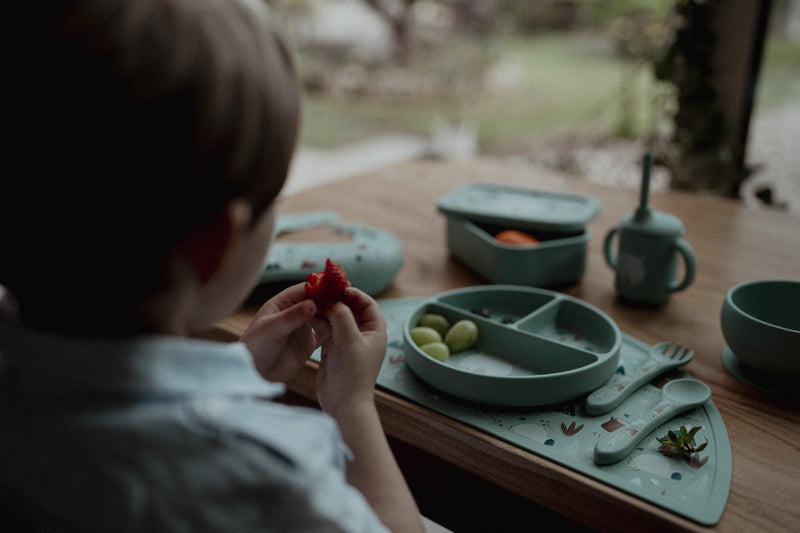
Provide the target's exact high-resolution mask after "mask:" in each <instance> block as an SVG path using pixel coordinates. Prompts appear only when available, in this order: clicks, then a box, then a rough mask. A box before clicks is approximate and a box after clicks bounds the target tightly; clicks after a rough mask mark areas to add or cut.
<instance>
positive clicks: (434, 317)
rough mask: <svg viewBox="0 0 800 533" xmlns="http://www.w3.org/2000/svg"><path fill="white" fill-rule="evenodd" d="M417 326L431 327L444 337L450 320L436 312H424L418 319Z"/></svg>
mask: <svg viewBox="0 0 800 533" xmlns="http://www.w3.org/2000/svg"><path fill="white" fill-rule="evenodd" d="M417 325H418V326H424V327H428V328H433V329H435V330H436V331H438V332H439V335H441V336H442V337H444V335H445V333H447V330H448V329H450V321H449V320H447V318H445V317H444V316H442V315H438V314H436V313H426V314H424V315H422V317H421V318H420V319H419V323H418V324H417Z"/></svg>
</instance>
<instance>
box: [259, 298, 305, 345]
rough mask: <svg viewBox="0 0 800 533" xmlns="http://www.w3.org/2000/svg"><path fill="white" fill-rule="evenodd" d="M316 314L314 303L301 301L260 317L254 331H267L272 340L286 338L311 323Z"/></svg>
mask: <svg viewBox="0 0 800 533" xmlns="http://www.w3.org/2000/svg"><path fill="white" fill-rule="evenodd" d="M316 312H317V306H316V304H315V303H314V302H312V301H311V300H303V301H301V302H299V303H296V304H294V305H292V306H291V307H288V308H286V309H284V310H282V311H278V312H275V313H272V314H268V315H264V316H262V317H261V319H260V320H259V324H258V326H256V329H268V330H269V336H270V337H272V338H279V337H287V336H289V335H291V334H292V332H294V331H295V330H297V329H298V328H300V327H302V326H304V325H305V324H307V323H308V322H309V321H311V319H312V318H313V317H314V315H315V314H316ZM259 326H260V327H259Z"/></svg>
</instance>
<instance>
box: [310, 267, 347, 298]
mask: <svg viewBox="0 0 800 533" xmlns="http://www.w3.org/2000/svg"><path fill="white" fill-rule="evenodd" d="M349 286H350V281H349V280H348V279H347V272H345V271H344V269H343V268H342V267H341V265H339V264H337V263H334V262H333V261H331V260H330V259H327V260H326V261H325V270H323V271H321V272H312V273H311V274H309V275H308V277H307V278H306V296H307V297H308V298H311V299H312V300H314V301H315V302H316V303H318V304H326V303H330V302H335V301H336V300H338V299H339V298H341V297H342V296H343V295H344V291H345V289H346V288H347V287H349Z"/></svg>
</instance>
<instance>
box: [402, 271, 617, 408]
mask: <svg viewBox="0 0 800 533" xmlns="http://www.w3.org/2000/svg"><path fill="white" fill-rule="evenodd" d="M425 313H436V314H440V315H443V316H445V317H446V318H447V319H448V320H449V322H450V324H454V323H455V322H457V321H458V320H461V319H469V320H472V321H473V322H475V323H476V324H477V326H478V340H477V342H476V344H475V345H474V346H473V347H472V348H470V349H467V350H464V351H461V352H457V353H453V354H451V355H450V358H449V359H448V360H447V361H445V362H440V361H438V360H436V359H434V358H433V357H431V356H429V355H427V354H426V353H424V352H423V351H421V350H420V349H419V348H418V347H417V346H416V345H415V344H414V342H413V341H412V340H411V337H410V334H409V331H410V330H411V328H413V327H415V326H417V325H418V323H419V319H420V317H421V316H422V315H423V314H425ZM403 335H404V346H405V353H406V360H407V362H408V365H409V366H410V367H411V369H412V370H413V371H414V373H416V374H417V375H418V376H419V377H420V378H422V379H423V380H424V381H426V382H427V383H428V384H430V385H432V386H433V387H436V388H437V389H439V390H441V391H443V392H446V393H448V394H451V395H453V396H456V397H459V398H462V399H466V400H471V401H476V402H481V403H486V404H494V405H507V406H523V405H527V406H532V405H549V404H553V403H557V402H562V401H565V400H569V399H572V398H575V397H578V396H580V395H582V394H586V393H588V392H590V391H592V390H594V389H595V388H597V387H599V386H600V385H602V384H603V383H605V382H606V381H607V380H608V379H609V378H610V377H611V375H612V374H613V373H614V371H615V370H616V368H617V362H618V360H619V352H620V347H621V344H622V335H621V334H620V331H619V328H618V327H617V325H616V324H615V323H614V322H613V321H612V320H611V319H610V318H609V317H608V316H607V315H606V314H604V313H603V312H601V311H600V310H598V309H596V308H594V307H592V306H591V305H589V304H587V303H585V302H582V301H581V300H578V299H576V298H572V297H570V296H567V295H564V294H560V293H557V292H553V291H548V290H545V289H538V288H534V287H522V286H516V285H482V286H478V287H470V288H466V289H458V290H455V291H450V292H446V293H442V294H440V295H438V296H436V297H434V298H432V299H430V300H427V301H425V303H424V304H422V305H421V306H419V307H418V308H417V309H415V310H414V312H412V313H411V314H410V315H409V316H408V318H407V319H406V323H405V325H404V329H403Z"/></svg>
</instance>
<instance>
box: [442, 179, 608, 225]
mask: <svg viewBox="0 0 800 533" xmlns="http://www.w3.org/2000/svg"><path fill="white" fill-rule="evenodd" d="M437 207H438V209H439V211H441V212H442V213H444V214H446V215H453V216H457V217H461V218H468V219H470V220H471V221H473V222H484V223H490V224H501V225H503V224H506V225H509V226H513V227H515V228H519V229H528V230H539V231H551V232H557V233H568V232H577V231H583V230H584V229H585V227H586V225H587V224H588V223H589V222H590V221H591V220H592V219H593V218H594V217H595V216H596V215H597V212H598V211H599V209H600V203H599V202H598V201H597V200H596V199H594V198H591V197H589V196H582V195H577V194H565V193H554V192H547V191H539V190H534V189H525V188H519V187H510V186H505V185H496V184H489V183H471V184H468V185H464V186H462V187H459V188H457V189H454V190H453V191H451V192H449V193H448V194H446V195H444V196H442V197H441V198H440V199H439V201H438V203H437Z"/></svg>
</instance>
